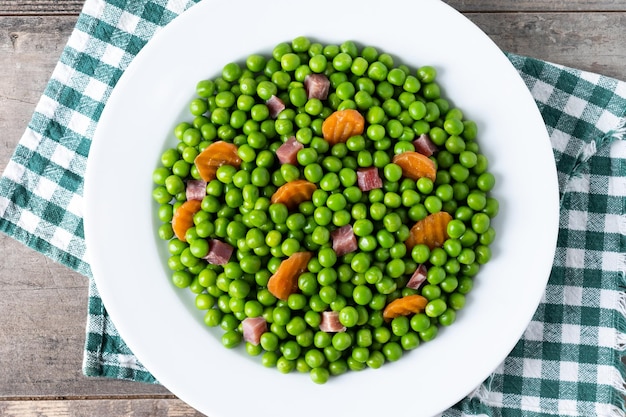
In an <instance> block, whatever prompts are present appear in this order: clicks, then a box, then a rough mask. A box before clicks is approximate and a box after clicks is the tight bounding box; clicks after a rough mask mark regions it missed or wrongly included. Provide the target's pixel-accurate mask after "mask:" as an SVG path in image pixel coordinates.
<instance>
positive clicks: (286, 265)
mask: <svg viewBox="0 0 626 417" xmlns="http://www.w3.org/2000/svg"><path fill="white" fill-rule="evenodd" d="M312 256H313V254H312V253H311V252H296V253H294V254H292V255H291V256H290V257H289V258H287V259H285V260H284V261H282V262H281V263H280V265H279V266H278V269H277V270H276V272H275V273H274V275H272V276H271V277H270V279H269V281H268V282H267V289H268V290H269V292H271V293H272V294H273V295H274V297H276V298H278V299H280V300H287V298H289V296H290V295H291V294H295V293H296V292H297V291H298V277H300V274H302V273H303V272H304V271H306V270H307V265H308V264H309V261H310V260H311V258H312Z"/></svg>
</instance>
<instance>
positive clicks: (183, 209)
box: [172, 200, 202, 242]
mask: <svg viewBox="0 0 626 417" xmlns="http://www.w3.org/2000/svg"><path fill="white" fill-rule="evenodd" d="M201 204H202V202H201V201H200V200H187V201H185V202H184V203H183V204H181V205H180V206H178V208H177V209H176V211H175V212H174V217H172V229H174V234H175V235H176V237H177V238H178V239H179V240H182V241H183V242H186V241H187V239H186V238H185V234H186V233H187V230H189V228H190V227H192V226H193V215H194V214H196V213H197V212H199V211H200V205H201Z"/></svg>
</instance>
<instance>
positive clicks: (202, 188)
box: [185, 180, 206, 201]
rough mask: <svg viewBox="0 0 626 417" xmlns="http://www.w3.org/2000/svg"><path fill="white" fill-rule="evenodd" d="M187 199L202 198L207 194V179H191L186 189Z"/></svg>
mask: <svg viewBox="0 0 626 417" xmlns="http://www.w3.org/2000/svg"><path fill="white" fill-rule="evenodd" d="M185 195H186V196H187V200H200V201H202V199H203V198H204V196H206V181H202V180H189V181H187V186H186V189H185Z"/></svg>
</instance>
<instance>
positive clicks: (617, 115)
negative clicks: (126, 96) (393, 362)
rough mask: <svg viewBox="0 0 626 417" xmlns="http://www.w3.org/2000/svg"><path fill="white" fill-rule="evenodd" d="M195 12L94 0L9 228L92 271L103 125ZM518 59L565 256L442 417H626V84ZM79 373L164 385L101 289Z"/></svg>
mask: <svg viewBox="0 0 626 417" xmlns="http://www.w3.org/2000/svg"><path fill="white" fill-rule="evenodd" d="M206 1H210V0H206ZM194 3H195V1H193V0H189V1H185V0H170V1H168V0H154V1H147V0H106V1H105V0H87V1H86V3H85V5H84V8H83V11H82V13H81V15H80V17H79V19H78V22H77V24H76V28H75V30H74V32H73V33H72V35H71V37H70V39H69V41H68V44H67V46H66V48H65V49H64V51H63V53H62V55H61V58H60V62H59V64H58V65H57V67H56V68H55V70H54V72H53V74H52V78H51V80H50V82H49V84H48V86H47V88H46V90H45V92H44V94H43V97H42V98H41V100H40V102H39V103H38V105H37V107H36V110H35V114H34V115H33V118H32V120H31V122H30V124H29V125H28V128H27V130H26V132H25V133H24V136H23V137H22V139H21V140H20V142H19V144H18V146H17V148H16V150H15V153H14V155H13V157H12V159H11V160H10V162H9V163H8V165H7V167H6V170H5V172H4V173H3V176H2V178H1V179H0V230H2V231H3V232H4V233H6V234H7V235H9V236H11V237H13V238H15V239H17V240H19V241H21V242H23V243H24V244H26V245H28V246H30V247H32V248H33V249H35V250H37V251H39V252H41V253H43V254H45V255H47V256H49V257H50V258H52V259H54V260H56V261H58V262H60V263H62V264H64V265H67V266H68V267H70V268H72V269H74V270H76V271H78V272H80V273H82V274H84V275H86V276H87V277H89V276H90V275H91V273H90V269H89V261H88V259H86V256H85V241H84V234H83V222H82V194H83V175H84V173H85V166H86V162H87V157H88V154H89V147H90V143H91V139H92V137H93V134H94V131H95V129H96V125H97V122H98V119H99V117H100V115H101V113H102V110H103V108H104V104H105V103H106V101H107V98H108V97H109V95H110V93H111V90H112V89H113V87H114V86H115V84H116V82H117V81H118V79H119V78H120V76H121V75H122V73H123V71H124V69H125V68H126V67H127V66H128V64H129V63H130V62H131V60H132V59H133V57H134V56H135V55H136V54H137V53H138V52H139V51H140V50H141V48H142V47H143V46H144V45H145V44H146V42H148V40H150V38H151V37H152V36H153V35H154V33H155V32H156V31H158V30H159V29H160V28H161V27H163V26H165V25H166V24H167V23H169V22H170V21H171V20H172V19H174V18H175V17H176V16H177V15H178V14H180V13H182V12H183V11H184V10H186V9H187V8H189V7H191V6H192V5H193V4H194ZM508 57H509V59H510V61H511V62H512V63H513V65H514V66H515V68H516V69H517V70H518V71H519V73H520V75H521V76H522V77H523V79H524V81H525V82H526V84H527V86H528V88H529V90H530V91H531V93H532V95H533V97H534V98H535V100H536V102H537V105H538V106H539V109H540V111H541V113H542V115H543V118H544V121H545V123H546V126H547V128H548V131H549V134H550V139H551V143H552V147H553V149H554V157H555V160H556V164H557V170H558V178H559V187H560V196H561V213H560V233H559V237H558V244H557V246H558V247H557V251H556V256H555V259H554V265H553V268H552V273H551V276H550V280H549V283H548V286H547V289H546V292H545V295H544V297H543V300H542V302H541V304H540V305H539V308H538V309H537V312H536V314H535V316H534V318H533V320H532V322H531V323H530V325H529V326H528V329H527V330H526V332H525V333H524V335H523V337H522V339H521V340H520V341H519V342H518V343H517V345H516V346H515V348H514V349H513V351H512V352H511V354H510V355H509V356H508V357H507V358H506V360H505V361H504V362H503V363H502V364H501V365H500V367H499V368H498V369H497V370H496V371H495V372H494V373H493V374H492V375H491V376H490V377H489V378H488V379H487V380H486V381H485V382H484V383H483V384H482V385H481V386H480V387H478V388H477V389H476V390H475V391H474V392H473V393H472V394H471V395H470V396H468V397H467V398H465V399H464V400H462V401H461V402H459V403H458V404H457V405H455V406H454V407H453V408H452V409H450V410H448V411H446V412H445V413H444V415H445V416H462V415H476V414H485V415H488V416H517V415H524V416H535V415H537V416H539V415H561V416H617V415H624V414H625V412H624V402H623V398H622V397H623V395H624V394H625V391H624V368H623V366H622V364H621V357H622V354H623V352H624V349H625V347H626V318H625V312H626V296H625V293H624V284H625V282H626V277H625V265H626V260H625V252H626V217H625V205H626V198H625V197H626V142H625V141H624V136H625V135H626V133H625V127H624V124H625V117H626V83H624V82H620V81H617V80H615V79H611V78H608V77H604V76H601V75H598V74H592V73H588V72H582V71H578V70H575V69H571V68H564V67H561V66H557V65H553V64H550V63H547V62H544V61H539V60H536V59H532V58H528V57H522V56H518V55H513V54H509V55H508ZM459 354H462V350H460V351H459ZM468 360H469V359H468ZM83 370H84V373H85V375H88V376H106V377H111V378H120V379H128V380H135V381H143V382H149V383H154V382H156V381H155V379H154V378H153V376H152V375H151V374H150V373H149V371H147V370H146V369H145V368H144V367H143V366H142V365H141V364H140V363H139V362H138V361H137V359H136V358H135V356H133V354H132V352H130V350H129V349H128V348H127V347H126V345H125V344H124V341H123V340H122V339H121V338H120V337H119V335H118V333H117V332H116V330H115V327H114V326H113V324H112V323H111V321H110V320H109V317H108V315H107V313H106V310H105V308H104V306H103V304H102V301H101V299H100V298H99V296H98V292H97V289H96V287H95V285H94V283H93V280H91V279H90V286H89V306H88V323H87V336H86V343H85V356H84V369H83Z"/></svg>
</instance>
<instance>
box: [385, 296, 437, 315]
mask: <svg viewBox="0 0 626 417" xmlns="http://www.w3.org/2000/svg"><path fill="white" fill-rule="evenodd" d="M426 304H428V300H427V299H426V298H425V297H423V296H421V295H418V294H413V295H407V296H405V297H400V298H396V299H395V300H393V301H392V302H390V303H389V304H387V306H386V307H385V309H384V310H383V318H384V319H385V320H391V319H393V318H395V317H398V316H408V315H409V314H416V313H421V312H422V311H424V308H426Z"/></svg>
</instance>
